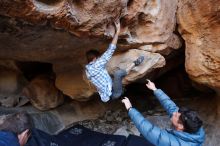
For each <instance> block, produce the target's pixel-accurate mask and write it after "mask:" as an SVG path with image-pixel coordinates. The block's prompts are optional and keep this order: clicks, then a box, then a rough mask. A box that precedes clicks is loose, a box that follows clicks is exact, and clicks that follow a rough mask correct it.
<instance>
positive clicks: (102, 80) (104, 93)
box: [86, 44, 116, 102]
mask: <svg viewBox="0 0 220 146" xmlns="http://www.w3.org/2000/svg"><path fill="white" fill-rule="evenodd" d="M115 49H116V46H115V45H114V44H110V45H109V47H108V49H107V51H106V52H105V53H104V54H103V55H102V56H101V57H99V58H98V59H96V60H95V61H92V62H90V63H89V64H87V65H86V76H87V78H88V79H89V80H90V81H91V82H92V83H93V84H94V85H95V87H96V89H97V91H98V93H99V95H100V97H101V100H102V101H103V102H107V101H109V99H110V96H111V95H112V79H111V77H110V75H109V74H108V71H107V70H106V64H107V63H108V61H109V60H110V59H111V57H112V54H113V53H114V51H115Z"/></svg>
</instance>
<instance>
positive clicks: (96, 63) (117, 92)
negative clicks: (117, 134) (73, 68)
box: [85, 20, 144, 102]
mask: <svg viewBox="0 0 220 146" xmlns="http://www.w3.org/2000/svg"><path fill="white" fill-rule="evenodd" d="M115 27H116V32H115V35H114V38H113V40H112V42H111V44H110V45H109V47H108V49H107V51H106V52H105V53H103V54H102V55H101V56H100V53H99V51H97V50H89V51H87V52H86V57H87V61H88V64H87V65H86V66H85V68H86V70H85V71H86V76H87V78H88V79H89V80H90V81H91V82H92V83H93V84H94V85H95V87H96V89H97V90H98V93H99V95H100V97H101V100H102V101H103V102H107V101H109V100H110V99H117V98H119V97H120V96H121V95H122V94H123V87H122V79H123V77H125V76H126V75H127V73H128V72H129V71H130V70H131V69H132V68H133V67H135V66H138V65H139V64H141V63H142V62H143V60H144V56H140V57H139V58H138V59H137V60H135V61H134V62H133V63H132V64H131V65H130V66H129V67H127V69H126V70H123V69H118V70H116V71H115V72H114V74H113V81H112V79H111V77H110V75H109V74H108V71H107V69H106V64H107V63H108V61H109V60H110V59H111V57H112V55H113V53H114V51H115V49H116V44H117V41H118V35H119V33H120V22H119V20H118V21H116V22H115Z"/></svg>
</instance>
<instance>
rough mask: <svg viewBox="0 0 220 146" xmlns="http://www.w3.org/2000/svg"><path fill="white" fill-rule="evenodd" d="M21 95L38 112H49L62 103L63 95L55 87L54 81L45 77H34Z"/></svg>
mask: <svg viewBox="0 0 220 146" xmlns="http://www.w3.org/2000/svg"><path fill="white" fill-rule="evenodd" d="M22 94H23V96H26V97H28V98H29V99H30V102H31V103H32V105H33V106H34V107H36V108H38V109H40V110H49V109H51V108H55V107H57V106H59V105H61V104H62V103H63V102H64V95H63V93H62V92H61V91H59V90H58V89H57V88H56V87H55V84H54V79H53V78H51V77H48V76H46V75H39V76H36V77H35V78H34V79H33V80H32V81H30V83H29V84H28V85H27V86H26V87H25V88H24V89H23V92H22Z"/></svg>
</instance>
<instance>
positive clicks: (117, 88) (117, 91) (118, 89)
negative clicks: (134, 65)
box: [111, 69, 127, 100]
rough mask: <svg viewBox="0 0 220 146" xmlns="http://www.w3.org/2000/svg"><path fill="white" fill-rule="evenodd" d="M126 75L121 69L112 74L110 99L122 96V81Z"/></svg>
mask: <svg viewBox="0 0 220 146" xmlns="http://www.w3.org/2000/svg"><path fill="white" fill-rule="evenodd" d="M126 75H127V72H126V71H125V70H123V69H119V70H117V71H115V72H114V75H113V85H112V95H111V99H113V100H114V99H118V98H119V97H120V96H121V95H122V94H123V86H122V79H123V78H124V77H125V76H126Z"/></svg>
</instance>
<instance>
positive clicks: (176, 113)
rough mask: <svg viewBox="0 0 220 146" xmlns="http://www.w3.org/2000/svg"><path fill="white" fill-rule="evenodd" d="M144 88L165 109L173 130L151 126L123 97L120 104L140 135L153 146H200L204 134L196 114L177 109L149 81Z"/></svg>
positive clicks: (191, 111) (189, 110) (188, 110)
mask: <svg viewBox="0 0 220 146" xmlns="http://www.w3.org/2000/svg"><path fill="white" fill-rule="evenodd" d="M146 86H147V87H148V88H149V89H151V90H153V92H154V95H155V96H156V97H157V99H158V100H159V101H160V103H161V105H162V106H163V107H164V108H165V109H166V111H167V113H168V114H169V116H170V118H171V119H170V120H171V122H172V125H173V127H174V128H175V130H168V129H166V130H165V129H160V128H158V127H157V126H155V125H153V124H152V123H150V122H149V121H148V120H146V119H145V118H144V117H143V116H142V115H141V114H140V113H139V112H138V111H137V110H136V109H135V108H133V107H132V105H131V103H130V101H129V99H128V98H127V97H125V98H124V99H123V100H122V102H123V103H124V104H125V107H126V109H127V110H128V114H129V116H130V118H131V120H132V121H133V122H134V124H135V126H136V127H137V128H138V130H139V131H140V133H141V134H142V135H143V136H144V137H145V138H146V139H147V140H148V141H149V142H151V143H152V144H154V145H155V146H201V145H202V144H203V142H204V140H205V132H204V130H203V128H202V123H203V122H202V121H201V120H200V119H199V117H198V115H197V112H195V111H193V110H191V109H187V108H180V109H179V107H177V106H176V104H175V103H174V102H173V101H172V100H171V99H170V98H169V97H168V96H167V95H166V94H165V93H164V92H163V91H162V90H160V89H157V88H156V87H155V84H154V83H153V82H151V81H150V80H148V83H147V84H146Z"/></svg>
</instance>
